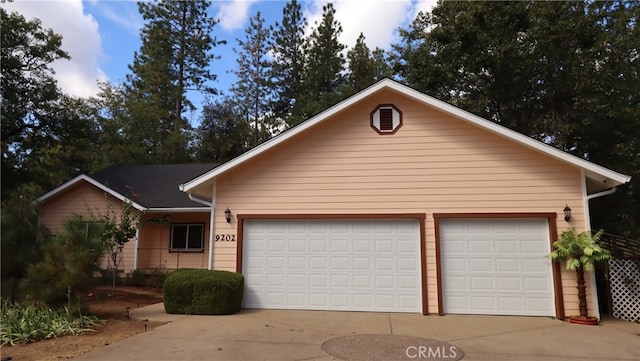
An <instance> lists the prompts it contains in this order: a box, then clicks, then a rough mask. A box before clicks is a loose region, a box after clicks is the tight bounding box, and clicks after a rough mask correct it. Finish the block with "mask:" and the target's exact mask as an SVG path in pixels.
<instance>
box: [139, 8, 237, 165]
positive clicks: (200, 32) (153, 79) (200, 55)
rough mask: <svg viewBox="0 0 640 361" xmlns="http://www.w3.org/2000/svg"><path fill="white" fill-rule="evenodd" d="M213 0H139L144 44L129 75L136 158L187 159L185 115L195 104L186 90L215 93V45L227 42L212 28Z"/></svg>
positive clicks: (186, 123)
mask: <svg viewBox="0 0 640 361" xmlns="http://www.w3.org/2000/svg"><path fill="white" fill-rule="evenodd" d="M209 6H210V2H209V1H161V2H153V3H150V2H139V3H138V10H139V12H140V14H141V15H142V17H143V19H144V20H145V21H146V23H145V25H144V27H143V28H142V30H141V37H142V46H141V48H140V51H139V52H136V53H135V54H134V62H133V64H132V65H131V66H130V67H129V68H130V70H131V72H132V74H130V75H128V76H127V84H126V93H127V100H128V101H127V108H128V110H129V113H130V116H131V119H130V124H129V125H128V129H127V133H128V136H129V138H130V139H129V142H130V144H132V145H134V146H137V147H138V149H134V150H133V155H132V156H133V157H134V158H136V161H137V162H154V163H166V162H184V161H186V160H188V159H189V155H188V151H187V150H188V149H187V146H188V142H189V136H190V133H189V132H190V129H191V127H190V124H189V123H188V121H187V120H186V119H185V118H184V117H183V113H184V111H185V110H188V109H193V104H191V103H190V102H189V100H188V99H187V98H186V94H187V91H199V92H202V93H205V94H214V93H215V89H213V88H212V87H211V85H210V84H211V82H212V81H214V80H215V79H216V76H215V75H214V74H213V73H211V71H210V69H211V67H210V65H211V62H212V61H213V60H214V59H216V56H214V55H213V54H212V53H211V50H212V48H213V47H215V46H217V45H219V44H221V43H224V42H220V41H217V40H216V39H215V38H213V37H212V35H211V33H212V31H213V28H214V26H215V25H216V23H217V22H216V21H215V20H213V19H211V18H209V17H208V15H207V9H208V8H209Z"/></svg>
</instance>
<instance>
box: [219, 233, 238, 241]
mask: <svg viewBox="0 0 640 361" xmlns="http://www.w3.org/2000/svg"><path fill="white" fill-rule="evenodd" d="M215 239H216V242H235V241H236V235H235V234H216V238H215Z"/></svg>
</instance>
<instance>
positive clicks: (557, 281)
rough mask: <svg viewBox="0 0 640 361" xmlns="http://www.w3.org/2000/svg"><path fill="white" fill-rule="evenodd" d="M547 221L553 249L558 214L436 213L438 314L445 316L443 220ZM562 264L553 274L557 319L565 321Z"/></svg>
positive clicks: (556, 267) (557, 266)
mask: <svg viewBox="0 0 640 361" xmlns="http://www.w3.org/2000/svg"><path fill="white" fill-rule="evenodd" d="M462 218H465V219H480V218H485V219H514V218H520V219H527V218H537V219H547V223H548V225H549V240H550V241H551V245H550V246H551V249H553V242H555V241H556V240H557V239H558V231H557V227H556V220H557V218H558V214H557V213H434V214H433V220H434V231H435V241H436V245H435V246H436V247H435V251H436V284H437V290H438V314H439V315H441V316H442V315H444V307H443V297H442V296H443V293H442V264H441V254H440V220H442V219H462ZM560 272H561V271H560V264H559V263H557V262H553V263H552V274H553V288H554V295H555V308H556V318H558V319H564V318H565V313H564V298H563V295H562V279H561V277H560Z"/></svg>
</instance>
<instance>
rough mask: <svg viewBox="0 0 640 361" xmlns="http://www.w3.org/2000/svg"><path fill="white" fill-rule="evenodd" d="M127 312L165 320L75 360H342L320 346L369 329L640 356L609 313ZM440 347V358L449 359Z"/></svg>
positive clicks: (482, 347) (553, 351) (543, 353)
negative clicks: (572, 316) (592, 322)
mask: <svg viewBox="0 0 640 361" xmlns="http://www.w3.org/2000/svg"><path fill="white" fill-rule="evenodd" d="M131 314H132V317H135V318H140V319H149V320H153V321H170V323H168V324H167V325H164V326H161V327H158V328H155V329H153V330H150V331H148V332H145V333H142V334H139V335H137V336H134V337H131V338H129V339H125V340H122V341H119V342H116V343H114V344H111V345H109V346H106V347H104V348H101V349H99V350H96V351H94V352H91V353H88V354H85V355H82V356H80V357H77V358H76V359H75V360H340V359H341V358H338V357H336V356H333V355H330V354H328V353H326V352H325V351H323V347H322V345H323V343H325V342H327V341H330V340H334V341H335V338H336V337H341V336H353V335H368V334H373V335H377V336H376V337H378V338H377V340H382V341H378V345H377V346H378V347H380V349H384V348H385V347H386V346H387V345H384V343H385V342H386V341H384V340H385V339H387V340H390V339H391V338H392V337H395V336H392V335H397V336H400V335H402V336H413V337H419V338H422V339H428V340H435V341H443V342H446V343H448V344H449V345H453V346H455V349H456V350H459V351H462V352H464V357H463V359H464V360H523V361H526V360H582V361H585V360H598V361H600V360H640V324H638V323H632V322H626V321H621V320H617V319H613V318H611V319H605V320H603V321H602V323H601V324H600V325H599V326H582V325H574V324H569V323H567V322H562V321H558V320H554V319H549V318H539V317H496V316H458V315H448V316H421V315H410V314H388V313H363V312H321V311H276V310H243V311H241V312H240V313H237V314H235V315H230V316H186V315H167V314H165V313H164V309H163V305H162V304H156V305H152V306H148V307H143V308H140V309H136V310H132V312H131ZM382 336H384V337H382ZM358 339H359V338H357V337H351V338H348V339H347V338H345V339H344V340H346V341H347V342H346V343H344V342H343V343H342V344H341V346H340V347H343V348H346V349H347V350H346V351H349V354H350V355H351V356H349V358H348V359H351V360H358V359H369V360H375V359H382V357H383V355H376V353H375V352H376V350H377V349H376V348H375V347H374V348H372V347H371V345H366V344H362V343H359V342H357V341H354V340H358ZM349 342H351V343H349ZM412 342H413V341H412ZM415 342H419V341H415ZM388 345H389V346H388V347H386V348H387V349H388V348H389V347H391V348H393V347H396V348H400V346H398V345H399V344H398V343H393V342H390V343H389V344H388ZM393 345H395V346H393ZM407 345H409V346H407ZM325 346H326V345H325ZM411 346H414V347H413V348H412V347H411ZM401 347H402V349H400V350H389V351H392V352H393V354H394V355H398V356H397V357H396V358H397V359H400V360H402V359H404V360H434V359H437V358H436V357H435V356H436V354H435V353H434V352H431V351H430V352H431V353H430V354H429V353H426V352H422V353H421V352H419V351H420V348H419V347H420V345H419V344H416V345H411V344H403V346H401ZM326 348H327V347H325V349H326ZM378 350H379V349H378ZM447 350H448V349H447ZM343 351H344V350H343ZM423 351H424V350H423ZM443 352H444V353H442V354H440V355H439V356H441V359H446V358H448V357H449V356H450V355H447V354H446V350H444V349H443ZM377 356H379V357H377ZM458 356H461V354H458ZM384 357H385V359H386V358H388V357H389V356H388V354H387V356H384Z"/></svg>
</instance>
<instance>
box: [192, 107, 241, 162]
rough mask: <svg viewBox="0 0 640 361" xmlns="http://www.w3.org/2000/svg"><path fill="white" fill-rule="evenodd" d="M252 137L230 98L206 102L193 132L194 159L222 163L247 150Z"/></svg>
mask: <svg viewBox="0 0 640 361" xmlns="http://www.w3.org/2000/svg"><path fill="white" fill-rule="evenodd" d="M253 138H254V137H252V135H251V126H250V124H249V123H248V122H246V121H244V120H243V119H242V115H241V114H240V112H239V111H238V109H237V107H236V106H235V103H234V102H233V101H232V100H231V99H230V98H224V99H223V100H218V101H215V102H212V103H207V104H205V105H204V108H203V109H202V115H201V117H200V126H199V127H198V129H197V132H196V143H197V149H198V153H197V154H198V157H197V158H198V159H199V160H200V161H202V162H214V163H224V162H226V161H228V160H231V159H233V158H235V157H237V156H239V155H240V154H242V153H244V152H245V151H247V150H249V149H250V148H249V146H248V145H249V144H252V143H253V142H254V139H253Z"/></svg>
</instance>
